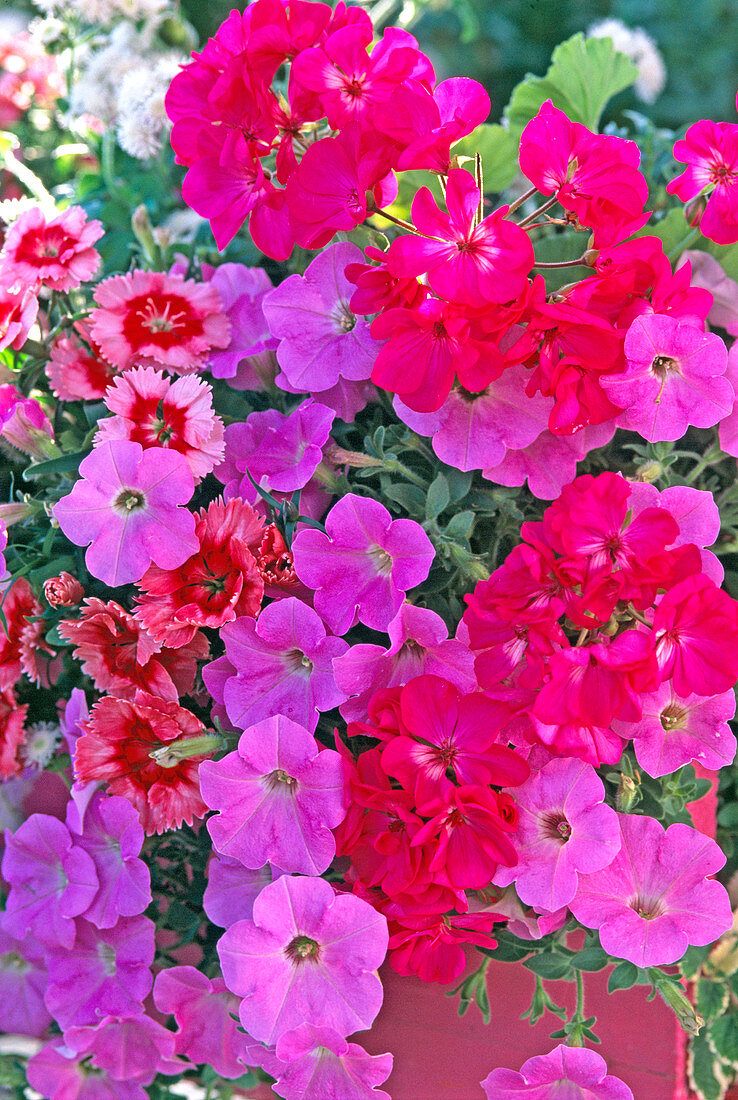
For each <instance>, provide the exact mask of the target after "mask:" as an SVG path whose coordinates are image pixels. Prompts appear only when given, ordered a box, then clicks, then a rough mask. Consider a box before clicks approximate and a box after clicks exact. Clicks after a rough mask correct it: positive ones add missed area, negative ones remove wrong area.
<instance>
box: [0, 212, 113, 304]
mask: <svg viewBox="0 0 738 1100" xmlns="http://www.w3.org/2000/svg"><path fill="white" fill-rule="evenodd" d="M103 232H104V230H103V227H102V223H101V222H99V221H91V222H88V221H87V215H86V214H85V212H84V210H83V209H82V207H81V206H70V207H68V208H67V209H66V210H63V211H62V212H61V213H60V214H56V215H55V216H54V217H52V218H47V217H46V215H45V213H44V211H43V210H42V209H41V207H40V206H33V207H31V209H30V210H26V211H25V212H24V213H22V214H21V215H20V217H19V218H18V219H17V221H15V222H13V224H12V225H11V226H10V227H9V228H8V229H7V230H6V233H5V241H4V243H3V248H2V252H0V269H2V276H3V280H4V282H5V284H6V285H8V284H14V283H17V284H25V285H26V286H34V284H41V285H42V286H46V287H49V288H50V289H51V290H62V291H69V290H74V289H76V288H77V287H78V286H80V284H81V283H86V282H87V281H88V279H91V278H92V276H93V275H94V274H95V272H96V271H97V269H98V267H99V266H100V254H99V252H97V250H96V249H95V248H93V245H94V244H95V242H96V241H98V240H99V239H100V237H102V235H103Z"/></svg>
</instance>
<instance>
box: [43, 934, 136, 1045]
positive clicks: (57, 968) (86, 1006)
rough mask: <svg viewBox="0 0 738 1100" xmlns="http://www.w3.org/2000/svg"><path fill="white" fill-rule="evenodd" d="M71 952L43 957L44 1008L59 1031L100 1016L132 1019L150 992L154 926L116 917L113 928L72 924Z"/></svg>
mask: <svg viewBox="0 0 738 1100" xmlns="http://www.w3.org/2000/svg"><path fill="white" fill-rule="evenodd" d="M76 926H77V935H76V938H75V941H74V947H73V948H72V949H71V950H69V949H68V948H65V947H50V948H49V949H48V950H47V952H46V964H47V966H48V968H49V981H48V985H47V988H46V1004H47V1005H48V1007H49V1011H50V1012H51V1014H52V1015H53V1017H54V1019H55V1020H56V1021H57V1023H58V1024H59V1026H60V1027H61V1028H62V1030H63V1031H66V1030H67V1029H68V1028H70V1027H81V1026H84V1025H85V1024H96V1023H97V1022H98V1020H99V1019H100V1017H101V1016H102V1015H111V1014H115V1015H116V1016H136V1015H138V1013H139V1012H140V1011H141V1007H142V1004H143V1000H144V997H146V995H147V994H148V992H149V990H150V989H151V983H152V981H153V977H152V974H151V964H152V963H153V961H154V931H155V927H154V922H153V921H151V920H149V919H148V917H121V919H120V920H119V921H118V922H117V924H115V925H114V926H113V927H112V928H105V929H99V928H96V927H95V926H94V924H90V922H89V921H86V920H82V919H78V920H77V921H76Z"/></svg>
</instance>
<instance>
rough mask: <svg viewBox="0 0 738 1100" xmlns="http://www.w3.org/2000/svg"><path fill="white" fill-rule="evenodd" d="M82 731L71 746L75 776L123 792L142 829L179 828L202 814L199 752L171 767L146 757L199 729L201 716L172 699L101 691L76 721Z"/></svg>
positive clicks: (194, 734) (200, 757)
mask: <svg viewBox="0 0 738 1100" xmlns="http://www.w3.org/2000/svg"><path fill="white" fill-rule="evenodd" d="M80 728H81V729H82V730H83V736H82V737H80V739H79V740H78V741H77V746H76V750H75V765H74V766H75V777H76V779H77V780H78V781H79V782H81V783H91V782H103V783H107V784H108V789H109V790H110V793H111V794H119V795H122V796H123V797H124V798H127V799H128V801H129V802H131V803H132V804H133V805H134V806H135V807H136V809H137V810H138V813H139V816H140V818H141V824H142V825H143V827H144V830H145V831H146V833H147V835H149V836H150V835H151V834H152V833H163V832H164V831H165V829H179V828H180V826H181V825H182V823H183V822H186V823H187V824H188V825H191V824H192V822H193V821H194V819H195V818H196V817H204V815H205V814H206V813H207V809H208V808H207V806H206V805H205V803H204V802H203V800H202V796H201V795H200V784H199V781H198V774H197V773H198V767H199V765H200V763H201V761H202V760H204V759H205V757H204V756H190V757H186V758H185V759H184V760H181V761H179V763H177V764H175V765H174V766H173V767H162V766H161V765H160V764H158V763H157V762H156V759H155V758H154V757H152V755H151V754H152V753H153V752H156V750H157V749H165V748H166V747H167V746H168V745H172V743H173V742H176V741H178V740H180V739H181V738H189V737H197V736H200V735H202V734H203V733H204V732H205V728H204V726H203V724H202V722H200V721H199V719H197V718H196V717H195V716H194V714H191V713H190V711H188V710H185V709H184V707H180V706H178V705H177V704H176V703H175V702H173V701H170V700H165V699H157V698H156V696H154V695H149V694H148V692H145V691H137V692H136V696H135V699H134V700H133V701H131V700H128V699H120V698H118V697H117V696H114V695H106V696H104V697H103V698H102V699H100V700H99V702H97V703H96V704H95V706H94V707H93V708H92V711H91V713H90V717H89V720H88V721H87V722H82V723H80Z"/></svg>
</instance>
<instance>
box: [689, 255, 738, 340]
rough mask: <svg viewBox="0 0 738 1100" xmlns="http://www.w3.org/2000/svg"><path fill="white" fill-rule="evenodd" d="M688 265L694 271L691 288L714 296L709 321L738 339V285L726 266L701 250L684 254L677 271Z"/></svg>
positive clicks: (708, 316) (692, 272)
mask: <svg viewBox="0 0 738 1100" xmlns="http://www.w3.org/2000/svg"><path fill="white" fill-rule="evenodd" d="M687 263H688V264H689V265H690V268H691V279H690V282H691V285H692V286H697V287H702V288H703V289H704V290H709V292H710V293H711V294H712V297H713V303H712V307H711V309H710V312H709V313H708V315H707V320H708V321H709V322H710V324H711V325H712V326H713V327H716V328H724V329H725V330H726V331H727V332H728V333H729V334H730V335H731V336H738V283H737V282H736V281H735V279H731V278H729V276H728V275H726V274H725V270H724V268H723V267H722V265H721V264H720V263H719V262H718V261H717V260H716V259H715V257H714V256H711V255H710V253H709V252H703V251H702V250H701V249H694V250H693V251H687V252H682V254H681V256H680V257H679V260H678V262H677V267H676V270H677V271H679V270H680V268H682V267H684V265H685V264H687Z"/></svg>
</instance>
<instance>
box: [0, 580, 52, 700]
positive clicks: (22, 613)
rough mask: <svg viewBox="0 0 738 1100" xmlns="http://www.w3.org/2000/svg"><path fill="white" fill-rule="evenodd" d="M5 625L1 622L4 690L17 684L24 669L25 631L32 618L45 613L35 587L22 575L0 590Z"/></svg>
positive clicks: (0, 659) (0, 667)
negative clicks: (23, 637)
mask: <svg viewBox="0 0 738 1100" xmlns="http://www.w3.org/2000/svg"><path fill="white" fill-rule="evenodd" d="M0 600H1V602H2V609H3V615H4V616H5V623H6V626H7V629H6V627H5V626H3V625H2V623H0V691H4V690H5V689H6V688H11V687H13V685H14V684H16V683H17V682H18V680H19V679H20V676H21V673H22V672H24V668H23V660H22V653H21V650H22V636H23V631H24V630H25V628H26V627H27V626H28V625H29V620H31V619H33V618H35V617H36V616H37V615H42V614H43V608H42V607H41V604H40V603H39V602H38V600H37V599H36V597H35V595H34V592H33V589H32V588H31V586H30V584H29V583H28V581H27V580H26V578H25V577H18V579H17V580H16V581H14V582H13V583H12V585H11V586H10V588H9V589H8V590H7V591H5V592H2V593H0Z"/></svg>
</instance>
